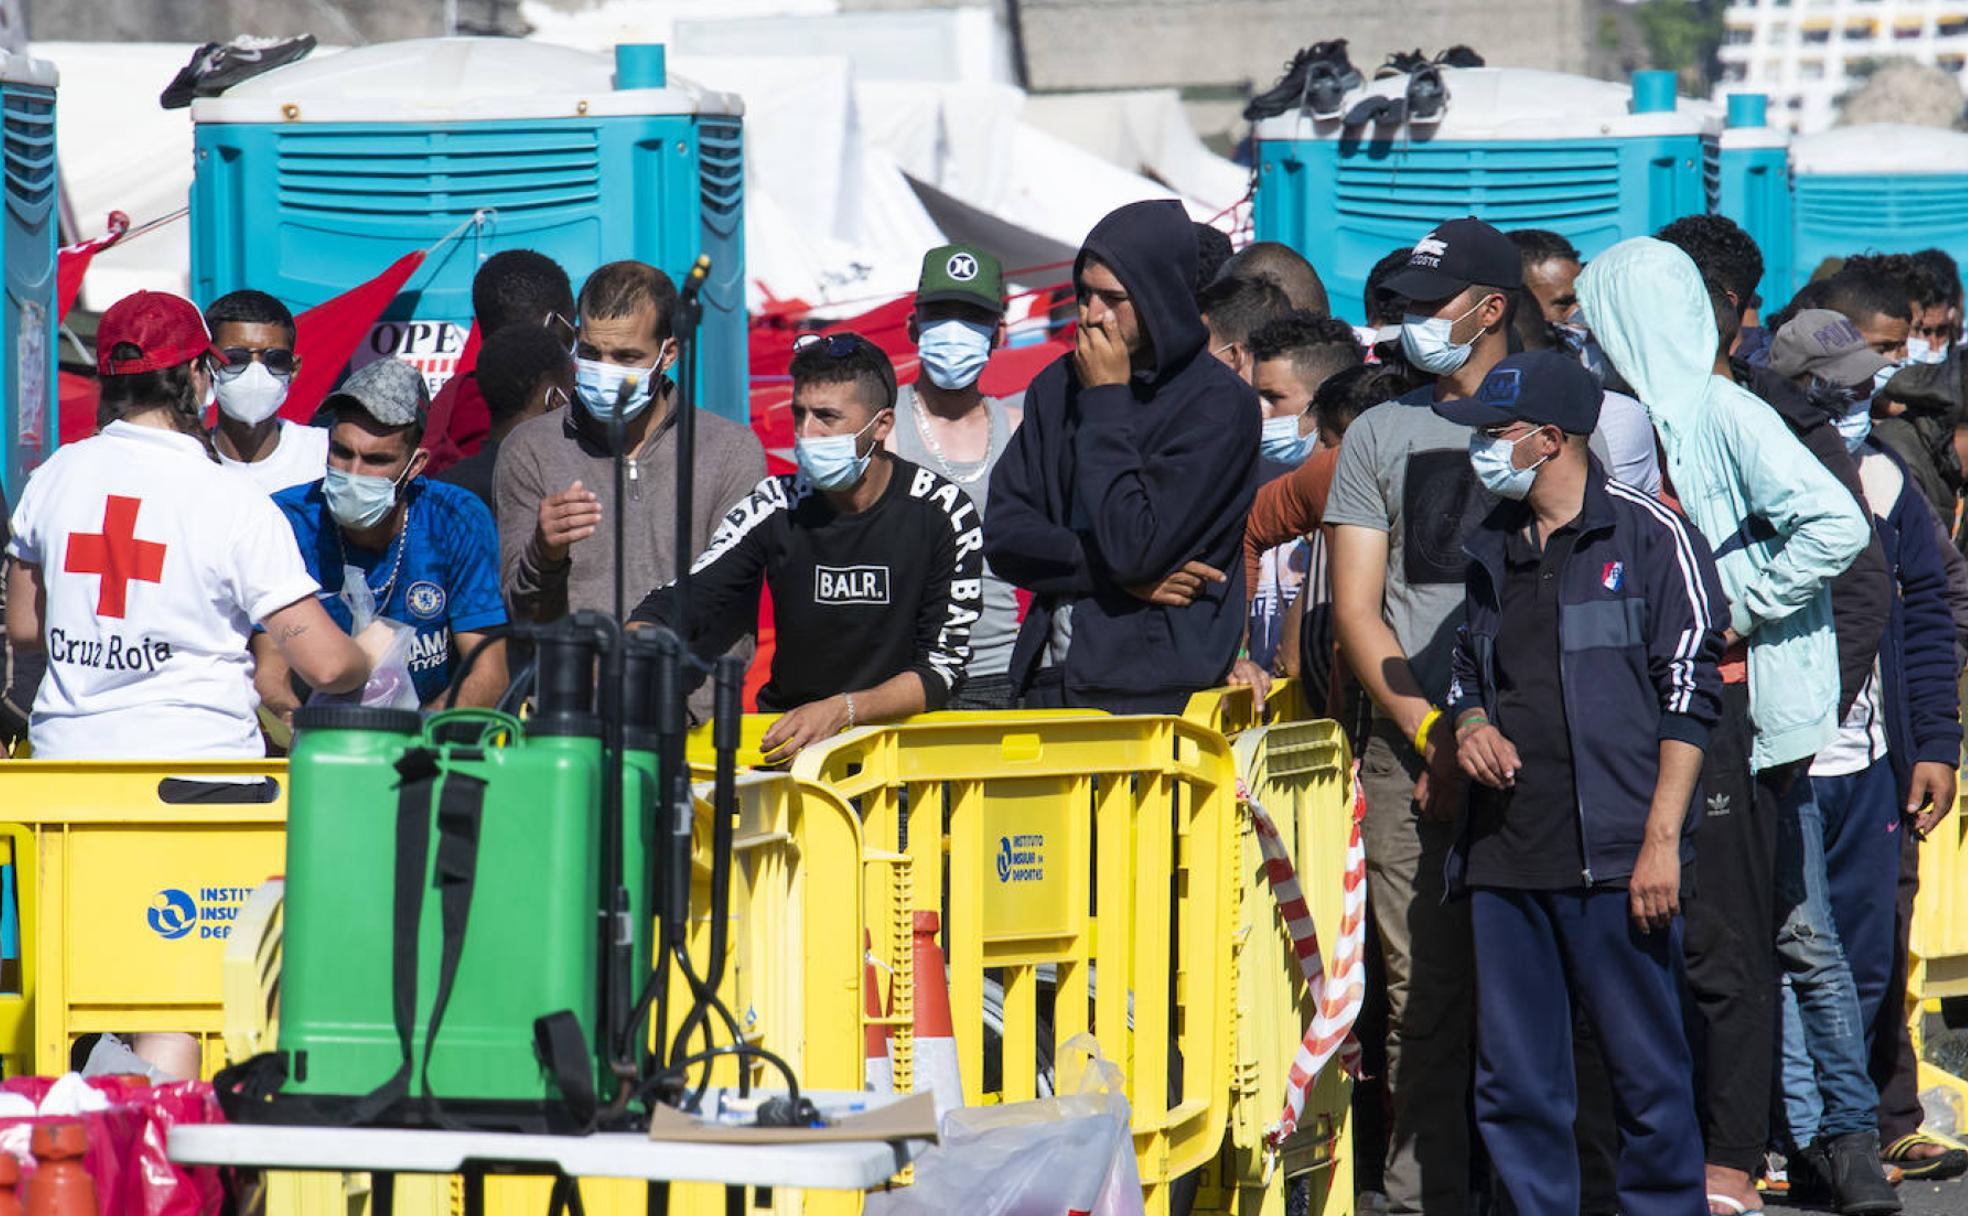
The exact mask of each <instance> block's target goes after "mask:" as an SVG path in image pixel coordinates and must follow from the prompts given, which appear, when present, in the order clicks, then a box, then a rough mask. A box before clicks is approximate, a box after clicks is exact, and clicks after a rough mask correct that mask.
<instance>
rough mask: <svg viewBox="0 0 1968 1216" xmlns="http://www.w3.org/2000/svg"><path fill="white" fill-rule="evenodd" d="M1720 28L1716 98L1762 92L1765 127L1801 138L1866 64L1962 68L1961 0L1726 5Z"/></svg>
mask: <svg viewBox="0 0 1968 1216" xmlns="http://www.w3.org/2000/svg"><path fill="white" fill-rule="evenodd" d="M1723 21H1724V25H1723V33H1722V47H1721V49H1720V51H1719V52H1718V56H1719V58H1720V59H1721V61H1722V74H1721V82H1720V84H1719V85H1718V86H1717V90H1716V91H1717V93H1718V94H1719V93H1741V92H1762V93H1768V94H1769V95H1770V99H1771V103H1770V117H1771V121H1772V122H1773V123H1777V124H1786V125H1788V126H1789V127H1790V128H1791V129H1792V130H1795V131H1798V132H1801V133H1806V134H1808V133H1810V132H1813V131H1822V130H1824V129H1825V128H1826V127H1829V126H1830V125H1831V124H1832V122H1833V120H1834V119H1835V118H1836V117H1837V105H1836V103H1837V100H1838V98H1839V96H1840V95H1842V94H1843V93H1845V92H1846V91H1847V90H1848V89H1850V88H1852V87H1853V86H1854V85H1855V84H1856V83H1858V79H1857V78H1858V76H1859V74H1860V73H1859V72H1858V71H1855V69H1857V68H1858V67H1859V65H1861V64H1864V63H1866V62H1868V61H1877V60H1882V59H1913V60H1916V61H1918V62H1920V63H1930V64H1935V65H1937V66H1939V67H1941V68H1944V69H1946V70H1947V71H1950V72H1953V73H1955V74H1956V75H1957V76H1959V75H1961V74H1962V73H1963V71H1964V69H1968V0H1731V3H1730V5H1729V7H1728V9H1727V10H1726V12H1725V14H1724V17H1723Z"/></svg>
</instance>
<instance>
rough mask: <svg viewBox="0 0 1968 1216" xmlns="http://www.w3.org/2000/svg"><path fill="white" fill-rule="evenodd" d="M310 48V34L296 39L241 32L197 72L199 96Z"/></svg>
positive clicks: (299, 55)
mask: <svg viewBox="0 0 1968 1216" xmlns="http://www.w3.org/2000/svg"><path fill="white" fill-rule="evenodd" d="M312 50H314V35H313V34H302V35H300V36H299V37H297V38H254V37H252V36H250V35H247V34H241V35H240V36H239V37H237V38H234V39H233V40H232V41H231V42H228V43H226V44H225V45H224V46H221V47H220V48H219V49H218V51H217V52H216V53H214V54H213V56H212V62H211V64H210V65H208V66H207V67H206V68H205V69H204V70H202V71H200V72H199V73H198V83H197V86H196V87H197V92H198V95H199V96H200V97H217V96H218V95H219V94H221V93H223V92H225V91H226V90H227V89H229V88H231V87H232V86H233V85H236V84H239V83H240V82H241V81H245V80H251V79H252V78H253V77H255V76H258V75H260V74H261V73H262V72H271V71H272V70H273V69H275V68H279V67H285V66H287V65H288V64H290V63H293V62H294V61H295V60H297V59H304V58H306V57H307V55H308V53H309V52H310V51H312Z"/></svg>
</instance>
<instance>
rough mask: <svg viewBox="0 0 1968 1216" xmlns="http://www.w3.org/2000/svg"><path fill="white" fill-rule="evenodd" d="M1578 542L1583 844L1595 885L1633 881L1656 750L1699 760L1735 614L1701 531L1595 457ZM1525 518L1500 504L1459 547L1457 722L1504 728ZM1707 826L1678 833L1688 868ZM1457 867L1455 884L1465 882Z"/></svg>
mask: <svg viewBox="0 0 1968 1216" xmlns="http://www.w3.org/2000/svg"><path fill="white" fill-rule="evenodd" d="M1587 459H1588V461H1589V462H1590V465H1589V469H1590V472H1589V475H1588V477H1587V479H1586V489H1585V505H1584V508H1583V509H1582V510H1581V512H1580V515H1579V522H1578V537H1577V541H1576V543H1575V544H1574V546H1573V548H1572V554H1571V557H1570V559H1569V560H1568V561H1567V562H1566V563H1565V566H1564V572H1563V573H1562V574H1561V575H1560V578H1561V579H1562V580H1563V581H1562V584H1561V586H1560V588H1559V607H1558V643H1559V664H1560V668H1561V670H1560V684H1561V687H1562V689H1563V691H1564V699H1565V717H1566V724H1567V726H1568V727H1569V728H1570V731H1571V738H1572V753H1573V754H1572V770H1573V773H1574V775H1575V780H1576V784H1577V787H1578V807H1579V833H1580V837H1581V838H1582V839H1583V841H1584V843H1585V869H1586V872H1587V873H1588V874H1589V875H1590V877H1591V881H1592V882H1593V883H1594V884H1597V883H1602V882H1606V881H1610V880H1617V879H1623V878H1625V877H1627V875H1629V874H1630V873H1631V872H1632V870H1633V863H1634V861H1635V859H1636V858H1637V857H1638V856H1639V852H1640V843H1641V840H1642V838H1643V836H1644V834H1645V829H1646V824H1647V815H1648V812H1649V810H1650V809H1651V807H1652V801H1653V796H1654V784H1655V779H1656V777H1657V775H1658V772H1659V768H1660V740H1662V739H1680V740H1682V741H1684V742H1687V743H1691V744H1694V745H1695V746H1697V747H1702V746H1705V745H1706V744H1707V742H1708V732H1709V728H1710V727H1712V726H1713V725H1714V724H1715V722H1716V720H1717V718H1718V717H1719V716H1720V714H1721V693H1722V678H1721V674H1720V672H1719V671H1718V670H1717V668H1716V661H1717V659H1718V658H1719V657H1720V656H1721V653H1722V631H1723V630H1724V628H1726V627H1727V625H1728V623H1729V606H1728V602H1727V601H1726V600H1725V599H1724V598H1723V595H1722V585H1721V582H1720V580H1719V579H1718V578H1717V576H1716V573H1715V560H1714V558H1713V557H1712V556H1711V555H1710V553H1709V549H1708V544H1707V542H1705V541H1704V540H1703V539H1702V535H1701V533H1700V532H1698V531H1696V530H1695V528H1694V527H1693V526H1692V525H1690V524H1689V523H1688V522H1687V521H1686V520H1685V519H1683V518H1681V516H1679V515H1678V514H1676V513H1675V512H1674V511H1672V510H1670V509H1669V508H1667V507H1665V506H1663V505H1662V504H1661V503H1659V502H1657V501H1655V500H1654V499H1652V498H1650V497H1648V496H1647V495H1646V494H1644V493H1642V492H1641V491H1639V490H1635V489H1633V488H1632V487H1630V486H1626V485H1622V484H1620V483H1618V482H1615V481H1612V480H1610V479H1608V478H1607V476H1606V472H1605V469H1604V468H1602V467H1601V466H1600V464H1599V462H1598V460H1597V459H1596V458H1593V457H1589V456H1588V457H1587ZM1529 517H1530V507H1529V506H1527V505H1526V504H1524V503H1521V502H1504V503H1502V504H1500V505H1499V506H1498V507H1497V508H1496V509H1495V510H1494V511H1492V512H1491V513H1490V515H1489V517H1488V518H1487V519H1485V520H1484V521H1483V523H1482V525H1481V526H1480V527H1479V528H1478V529H1477V530H1476V532H1475V533H1474V534H1473V535H1471V537H1470V538H1469V540H1468V542H1467V543H1466V544H1465V545H1464V546H1463V547H1464V551H1465V552H1467V553H1468V555H1469V557H1470V565H1469V578H1468V592H1467V611H1466V613H1465V620H1464V624H1463V627H1462V630H1461V633H1460V635H1459V637H1458V639H1457V644H1456V649H1455V657H1454V669H1453V670H1454V678H1453V679H1452V681H1451V682H1450V687H1449V704H1448V716H1449V718H1450V719H1451V720H1453V719H1454V718H1455V717H1456V716H1458V715H1460V714H1461V713H1462V712H1463V711H1464V710H1467V709H1471V708H1474V707H1477V706H1481V707H1483V708H1484V709H1486V710H1487V711H1488V712H1489V714H1490V716H1491V717H1492V718H1494V717H1495V716H1496V672H1495V649H1496V634H1497V628H1498V625H1499V623H1500V620H1499V618H1500V616H1501V611H1502V608H1501V605H1502V592H1503V579H1504V557H1503V555H1504V541H1505V539H1506V538H1507V537H1508V536H1509V535H1510V534H1511V533H1512V532H1514V531H1516V530H1518V529H1520V528H1522V527H1523V526H1524V525H1525V523H1526V522H1527V521H1528V519H1529ZM1697 819H1698V817H1697V816H1695V815H1692V814H1691V815H1689V816H1688V822H1687V825H1686V827H1685V828H1684V829H1683V846H1682V860H1683V862H1684V863H1685V862H1686V861H1687V860H1688V859H1689V857H1690V855H1691V854H1690V848H1689V844H1688V838H1689V835H1690V834H1691V833H1692V831H1693V829H1694V827H1695V823H1696V821H1697ZM1459 861H1460V857H1459V856H1458V858H1457V859H1455V860H1452V862H1451V866H1450V871H1451V873H1450V877H1451V880H1452V883H1453V881H1454V880H1455V879H1457V878H1459V876H1460V865H1459Z"/></svg>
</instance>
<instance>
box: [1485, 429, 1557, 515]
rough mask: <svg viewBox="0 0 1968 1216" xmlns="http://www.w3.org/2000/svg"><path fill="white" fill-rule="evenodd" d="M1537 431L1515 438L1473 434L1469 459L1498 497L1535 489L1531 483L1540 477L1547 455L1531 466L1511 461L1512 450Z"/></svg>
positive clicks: (1522, 494) (1513, 497)
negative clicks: (1539, 467) (1540, 468)
mask: <svg viewBox="0 0 1968 1216" xmlns="http://www.w3.org/2000/svg"><path fill="white" fill-rule="evenodd" d="M1535 434H1537V432H1536V431H1529V432H1526V433H1525V434H1522V435H1519V436H1517V438H1515V439H1504V438H1501V437H1498V438H1491V437H1490V436H1488V435H1485V434H1483V432H1481V431H1477V432H1476V433H1475V434H1473V435H1471V436H1470V437H1469V463H1470V465H1471V466H1472V467H1473V468H1474V469H1475V470H1476V480H1477V481H1480V482H1482V483H1483V488H1484V489H1486V490H1488V491H1489V492H1490V493H1492V494H1494V495H1496V496H1497V497H1498V498H1512V499H1521V498H1523V497H1524V496H1525V495H1527V494H1529V493H1530V492H1531V485H1532V484H1533V483H1534V482H1536V481H1537V471H1538V465H1541V464H1543V463H1544V460H1545V459H1549V457H1546V458H1544V459H1541V460H1539V461H1538V462H1537V464H1534V465H1532V466H1531V467H1530V468H1528V469H1520V468H1517V467H1516V466H1515V465H1513V464H1511V454H1512V453H1514V452H1515V451H1516V450H1517V445H1518V444H1520V443H1522V442H1524V441H1525V440H1526V439H1529V438H1530V437H1531V436H1532V435H1535Z"/></svg>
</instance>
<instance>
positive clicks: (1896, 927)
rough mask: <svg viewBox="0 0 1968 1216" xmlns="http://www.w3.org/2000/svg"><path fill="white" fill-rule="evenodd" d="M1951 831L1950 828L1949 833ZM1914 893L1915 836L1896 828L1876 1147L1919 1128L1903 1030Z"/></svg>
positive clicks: (1876, 1071) (1915, 1063)
mask: <svg viewBox="0 0 1968 1216" xmlns="http://www.w3.org/2000/svg"><path fill="white" fill-rule="evenodd" d="M1950 830H1951V829H1950ZM1919 890H1920V837H1918V836H1916V835H1914V833H1913V829H1912V827H1911V826H1910V825H1908V824H1907V823H1906V822H1905V821H1904V820H1902V821H1901V825H1900V885H1899V891H1898V895H1897V898H1896V899H1895V901H1894V902H1895V904H1896V907H1895V908H1894V916H1893V971H1892V974H1891V975H1890V976H1889V977H1888V978H1887V980H1886V999H1885V1000H1883V1001H1881V1002H1880V1003H1879V1013H1878V1015H1877V1016H1876V1017H1875V1018H1874V1019H1873V1023H1872V1060H1871V1065H1872V1067H1871V1072H1872V1083H1873V1084H1874V1085H1876V1086H1877V1087H1878V1088H1879V1143H1880V1144H1881V1145H1890V1144H1892V1143H1893V1141H1895V1140H1898V1139H1899V1138H1900V1137H1902V1136H1910V1135H1912V1134H1913V1133H1915V1132H1917V1131H1919V1130H1920V1124H1921V1122H1922V1121H1923V1120H1924V1119H1925V1117H1926V1116H1925V1113H1924V1112H1923V1111H1922V1110H1921V1108H1920V1058H1919V1057H1918V1056H1916V1055H1914V1053H1913V1038H1912V1036H1911V1035H1910V1034H1909V1033H1908V1030H1907V1012H1906V986H1907V939H1908V935H1909V934H1910V933H1912V931H1913V897H1914V895H1915V894H1917V893H1918V892H1919Z"/></svg>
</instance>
